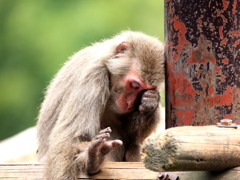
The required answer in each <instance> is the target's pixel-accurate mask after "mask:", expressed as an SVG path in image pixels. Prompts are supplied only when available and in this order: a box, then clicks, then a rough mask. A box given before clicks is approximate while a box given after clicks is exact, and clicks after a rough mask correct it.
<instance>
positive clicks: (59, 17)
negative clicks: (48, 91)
mask: <svg viewBox="0 0 240 180" xmlns="http://www.w3.org/2000/svg"><path fill="white" fill-rule="evenodd" d="M163 14H164V13H163V0H148V1H146V0H130V1H128V0H71V1H66V0H41V1H33V0H21V1H16V0H0V140H2V139H4V138H7V137H9V136H11V135H13V134H15V133H17V132H19V131H21V130H23V129H25V128H27V127H29V126H33V125H35V124H36V118H37V114H38V110H39V107H40V104H41V102H42V100H43V95H44V93H43V91H44V89H45V88H46V86H47V84H48V83H49V81H50V80H51V79H52V77H53V75H54V74H55V73H56V72H57V70H58V69H60V67H61V65H62V64H63V63H64V62H65V61H66V60H67V59H68V57H69V56H71V55H72V54H73V53H74V52H76V51H78V50H79V49H81V48H83V47H85V46H88V45H90V44H91V43H92V42H96V41H99V40H100V39H103V38H108V37H110V36H113V35H115V34H117V33H119V32H120V31H122V30H126V29H131V30H137V31H143V32H145V33H147V34H150V35H153V36H157V37H159V38H160V39H161V40H163V38H164V37H163V30H164V28H163V20H164V17H163Z"/></svg>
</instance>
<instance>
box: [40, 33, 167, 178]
mask: <svg viewBox="0 0 240 180" xmlns="http://www.w3.org/2000/svg"><path fill="white" fill-rule="evenodd" d="M122 42H128V43H129V44H130V47H129V49H128V50H127V51H126V53H127V54H128V56H127V57H125V58H114V56H116V54H117V53H116V47H117V46H118V45H119V44H121V43H122ZM117 51H118V50H117ZM163 58H164V57H163V45H162V44H161V43H160V42H159V41H158V40H157V39H156V38H154V37H150V36H148V35H145V34H143V33H140V32H132V31H124V32H122V33H121V34H119V35H117V36H115V37H113V38H112V39H107V40H104V41H102V42H99V43H95V44H93V45H92V46H90V47H87V48H85V49H83V50H81V51H79V52H77V53H76V54H74V55H73V56H72V57H71V58H70V60H69V61H67V62H66V63H65V65H64V66H63V68H62V69H61V70H60V71H59V72H58V73H57V75H56V76H55V78H54V79H53V80H52V82H51V83H50V85H49V87H48V88H47V91H46V95H45V99H44V101H43V103H42V106H41V110H40V113H39V117H38V124H37V131H38V134H37V136H38V144H39V146H38V156H39V159H40V160H41V161H43V162H46V173H45V176H46V177H47V178H48V179H54V180H60V179H61V180H62V179H68V180H69V179H73V180H74V179H76V178H77V175H78V172H79V171H80V170H81V171H86V168H87V167H86V166H87V162H88V159H89V157H88V156H89V153H88V151H87V149H88V148H89V146H91V141H92V140H93V139H94V138H95V136H96V135H97V134H98V133H99V131H100V129H102V128H106V127H108V126H110V127H111V129H112V133H111V137H110V138H109V139H110V140H115V139H120V140H122V141H123V146H120V147H116V148H114V149H113V150H112V151H111V152H110V153H109V154H108V156H107V158H108V160H110V161H139V160H140V144H141V143H142V142H143V140H144V139H145V138H146V137H147V136H149V134H150V133H151V132H152V131H153V130H154V128H155V127H156V125H157V123H158V121H159V109H158V107H157V105H156V103H155V104H154V105H153V106H156V109H154V112H152V113H150V114H148V115H143V114H142V113H140V112H139V111H137V110H134V112H130V113H126V114H123V115H121V114H119V113H117V110H116V108H115V105H114V103H115V101H116V96H117V95H118V92H119V91H121V88H122V85H121V84H119V83H116V84H115V85H112V84H111V83H110V79H109V77H110V76H111V77H115V79H116V81H118V80H119V79H121V77H122V76H124V75H125V74H126V73H127V72H128V71H129V70H130V69H131V67H132V65H133V62H132V59H137V61H136V62H137V65H136V71H137V72H138V74H139V75H140V77H141V80H143V81H144V82H147V83H149V84H151V85H154V86H157V87H159V85H160V83H161V82H163V80H164V60H163ZM151 93H152V92H150V94H151ZM153 93H154V92H153ZM146 96H147V93H146ZM154 96H155V95H154ZM153 98H155V99H157V98H158V95H156V97H153ZM156 102H158V101H156ZM150 103H151V101H149V102H146V105H147V106H148V104H150ZM116 119H118V120H117V121H116ZM119 119H120V120H119ZM119 122H120V124H119ZM93 149H94V148H93ZM91 165H93V164H91Z"/></svg>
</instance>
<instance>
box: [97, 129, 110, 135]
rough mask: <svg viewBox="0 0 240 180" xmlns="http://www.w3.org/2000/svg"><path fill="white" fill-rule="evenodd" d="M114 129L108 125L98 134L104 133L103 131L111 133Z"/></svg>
mask: <svg viewBox="0 0 240 180" xmlns="http://www.w3.org/2000/svg"><path fill="white" fill-rule="evenodd" d="M111 132H112V129H111V128H110V127H107V128H105V129H102V130H101V131H100V132H99V133H98V134H103V133H111Z"/></svg>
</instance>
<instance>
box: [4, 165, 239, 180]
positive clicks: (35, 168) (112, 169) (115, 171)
mask: <svg viewBox="0 0 240 180" xmlns="http://www.w3.org/2000/svg"><path fill="white" fill-rule="evenodd" d="M42 173H43V165H42V164H38V163H28V164H27V163H24V164H23V163H21V164H0V179H1V180H11V179H17V180H36V179H38V180H42V179H43V177H42ZM173 173H174V174H176V175H178V176H179V180H190V179H191V180H209V179H211V180H227V179H231V180H239V179H240V167H237V168H233V169H231V170H227V171H223V172H207V171H178V172H173ZM156 176H157V173H156V172H153V171H150V170H148V169H145V168H144V164H143V163H139V162H131V163H126V162H114V163H113V162H109V163H106V166H105V167H104V168H103V169H102V171H101V172H100V173H98V174H96V175H94V176H86V175H85V174H80V175H79V179H126V180H127V179H139V180H141V179H155V178H156Z"/></svg>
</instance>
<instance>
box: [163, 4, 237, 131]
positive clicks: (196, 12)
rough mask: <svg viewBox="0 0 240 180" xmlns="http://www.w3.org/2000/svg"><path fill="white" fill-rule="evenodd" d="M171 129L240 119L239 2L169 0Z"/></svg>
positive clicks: (169, 124)
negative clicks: (228, 119) (226, 119)
mask: <svg viewBox="0 0 240 180" xmlns="http://www.w3.org/2000/svg"><path fill="white" fill-rule="evenodd" d="M165 9H166V13H165V46H166V50H165V52H166V68H167V73H166V90H167V100H166V101H167V103H166V104H167V106H166V109H167V114H166V115H167V116H166V120H167V123H166V124H167V128H169V127H173V126H183V125H210V124H215V123H216V122H218V121H219V120H220V119H224V118H231V119H232V120H233V122H235V123H238V124H240V77H239V76H240V2H239V1H237V0H229V1H228V0H222V1H205V0H195V1H187V0H181V1H176V0H175V1H174V0H165Z"/></svg>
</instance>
